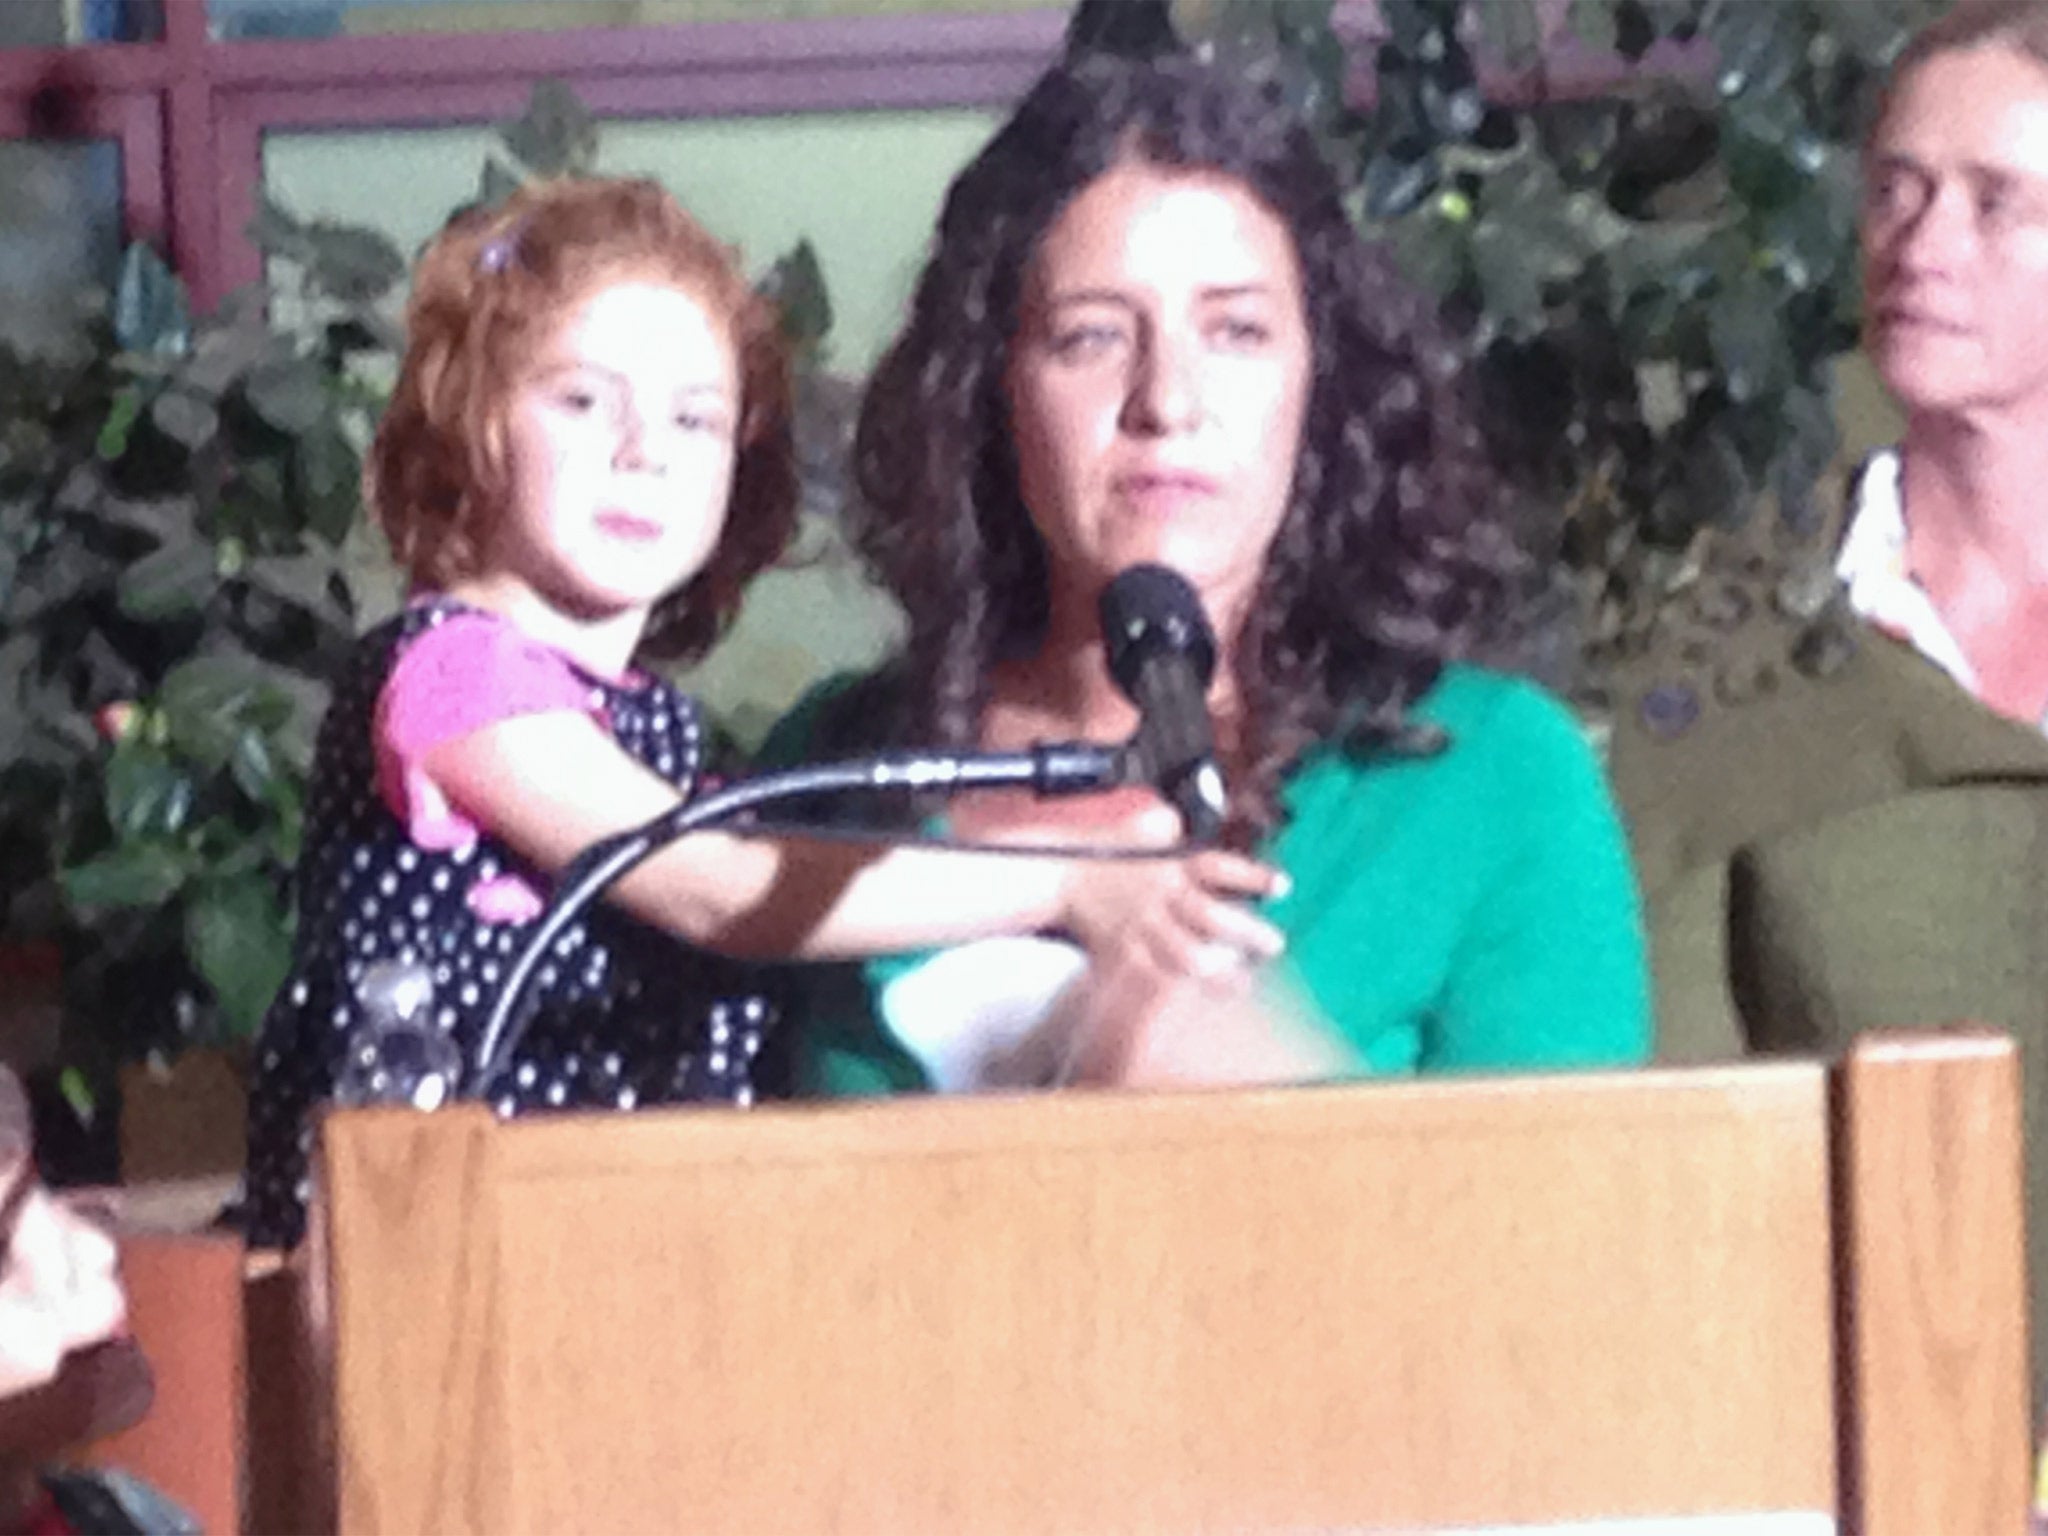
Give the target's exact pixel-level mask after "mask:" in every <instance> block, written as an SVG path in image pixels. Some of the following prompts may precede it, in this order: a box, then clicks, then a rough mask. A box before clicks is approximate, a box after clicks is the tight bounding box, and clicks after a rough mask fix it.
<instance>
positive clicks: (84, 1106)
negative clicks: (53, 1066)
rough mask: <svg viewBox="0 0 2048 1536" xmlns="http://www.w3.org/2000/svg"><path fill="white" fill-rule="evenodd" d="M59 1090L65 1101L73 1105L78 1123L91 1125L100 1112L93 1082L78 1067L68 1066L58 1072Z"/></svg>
mask: <svg viewBox="0 0 2048 1536" xmlns="http://www.w3.org/2000/svg"><path fill="white" fill-rule="evenodd" d="M57 1091H58V1092H59V1093H60V1094H62V1095H63V1096H64V1102H65V1103H66V1104H68V1105H70V1106H71V1113H72V1114H74V1115H76V1116H77V1117H78V1123H79V1124H81V1125H86V1126H89V1125H91V1124H92V1123H93V1118H94V1116H96V1115H97V1114H98V1113H99V1097H98V1095H96V1094H95V1093H94V1092H93V1091H92V1083H91V1082H90V1081H89V1080H88V1079H87V1078H86V1075H85V1073H84V1072H83V1071H81V1070H80V1069H79V1068H77V1067H66V1068H65V1069H64V1070H63V1071H61V1072H59V1073H58V1074H57Z"/></svg>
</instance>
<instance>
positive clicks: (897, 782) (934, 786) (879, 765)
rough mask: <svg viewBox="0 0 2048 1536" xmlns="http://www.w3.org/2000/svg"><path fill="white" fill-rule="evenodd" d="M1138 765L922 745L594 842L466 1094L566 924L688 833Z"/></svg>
mask: <svg viewBox="0 0 2048 1536" xmlns="http://www.w3.org/2000/svg"><path fill="white" fill-rule="evenodd" d="M1131 767H1132V761H1131V751H1130V749H1129V748H1128V747H1106V746H1099V745H1096V744H1094V743H1090V742H1050V743H1043V742H1042V743H1039V744H1037V745H1035V746H1033V747H1031V748H1029V749H1028V750H1026V751H1022V752H984V753H958V754H954V753H931V752H919V753H903V754H896V755H890V756H884V757H871V758H858V759H852V760H849V761H845V762H837V763H816V764H812V765H809V766H807V767H801V768H792V769H789V770H787V771H786V772H782V773H770V774H763V775H761V776H760V777H758V778H752V779H742V780H740V781H739V782H738V783H735V784H729V785H727V786H726V787H725V788H723V789H720V790H714V791H713V792H712V793H710V794H708V795H700V796H699V797H697V798H696V799H694V800H686V801H684V802H683V803H682V804H680V805H677V806H675V807H673V808H672V809H670V810H667V811H664V812H663V813H662V814H661V815H659V816H657V817H655V818H654V819H653V820H652V821H649V822H645V823H643V824H642V825H640V826H638V827H635V828H632V829H631V830H629V831H626V832H620V833H617V834H615V835H614V836H612V837H608V838H606V839H605V840H604V841H602V842H599V843H593V844H592V845H591V846H590V847H588V848H586V849H585V850H584V851H583V852H582V853H580V854H578V855H577V856H576V858H575V859H574V860H572V861H571V862H570V864H569V866H568V868H567V869H565V870H564V871H563V872H562V878H561V881H560V883H559V884H558V885H557V887H556V890H555V894H554V896H553V897H552V898H551V899H550V900H549V902H548V904H547V908H546V910H544V911H543V912H542V913H541V915H540V917H539V918H538V919H536V920H535V923H534V929H533V932H532V934H531V935H530V936H529V937H528V939H527V941H526V944H525V945H524V947H522V948H521V950H520V951H519V954H518V956H517V957H516V958H515V959H514V960H513V962H512V965H511V968H510V969H509V970H508V971H507V972H506V974H505V980H504V983H503V985H502V986H500V988H499V990H498V997H497V1001H496V1002H495V1003H494V1004H493V1005H492V1007H491V1012H490V1016H489V1017H488V1018H487V1019H486V1020H485V1021H484V1028H483V1033H482V1034H481V1036H480V1037H479V1039H478V1043H477V1049H476V1055H475V1058H474V1061H473V1062H472V1063H471V1065H470V1070H469V1079H470V1080H469V1084H468V1092H467V1095H466V1096H480V1095H481V1094H482V1093H483V1090H484V1085H485V1084H487V1083H489V1082H490V1081H491V1079H492V1078H493V1077H494V1076H495V1075H496V1074H497V1073H498V1072H499V1071H500V1070H501V1069H502V1068H503V1067H504V1066H505V1065H506V1063H508V1062H510V1061H511V1060H512V1056H513V1053H514V1052H515V1051H516V1050H517V1049H518V1046H519V1040H520V1036H521V1035H522V1034H523V1033H524V1031H525V1021H524V1020H523V1019H520V1018H519V1017H518V1012H519V1004H520V1002H521V1000H522V999H523V998H524V997H525V995H526V988H527V984H528V983H529V982H530V981H531V980H532V977H533V973H534V971H535V970H536V969H537V968H538V967H539V966H540V963H541V960H542V958H543V957H544V956H545V955H546V954H547V951H548V949H549V947H550V946H551V945H552V944H553V943H554V942H555V940H556V939H557V938H558V937H560V936H561V933H562V930H563V929H564V928H566V927H567V926H568V925H569V924H570V923H572V922H574V921H575V920H576V918H577V916H578V915H579V914H580V913H581V912H582V911H583V910H584V909H585V908H586V907H588V906H589V905H590V904H591V902H593V901H595V900H596V899H597V898H598V896H600V895H601V894H603V892H604V891H605V890H606V889H607V888H608V887H609V886H610V885H611V884H612V882H613V881H615V880H619V879H621V878H623V877H624V876H625V875H626V873H627V872H628V871H630V870H631V869H632V868H633V867H634V866H635V865H637V864H639V863H640V862H641V861H642V860H644V859H647V858H650V857H651V856H653V855H654V854H656V853H658V852H660V851H661V850H662V849H663V848H665V847H667V846H668V845H669V844H670V843H672V842H674V841H676V840H677V839H678V838H681V837H683V836H685V835H687V834H688V833H691V832H699V831H703V830H704V829H706V828H708V827H712V826H715V825H717V824H718V823H720V822H723V821H727V820H730V819H731V818H732V817H734V816H738V815H740V814H742V813H743V812H746V811H751V810H755V809H758V808H759V807H761V806H765V805H771V804H775V803H778V802H781V801H784V800H795V799H802V798H807V797H810V796H815V795H825V794H844V793H847V792H850V791H859V792H863V793H887V792H890V791H902V790H914V791H922V792H926V793H931V792H937V793H941V794H952V793H954V792H956V791H959V790H965V789H1032V790H1035V791H1037V792H1038V793H1039V794H1041V795H1069V794H1085V793H1088V792H1089V791H1091V790H1098V789H1109V788H1114V787H1115V786H1117V785H1119V784H1123V783H1126V782H1128V781H1129V776H1130V772H1131Z"/></svg>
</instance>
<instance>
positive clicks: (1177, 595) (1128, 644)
mask: <svg viewBox="0 0 2048 1536" xmlns="http://www.w3.org/2000/svg"><path fill="white" fill-rule="evenodd" d="M1100 612H1101V615H1102V640H1103V645H1104V647H1105V649H1106V650H1107V652H1108V659H1109V675H1110V676H1111V677H1113V678H1115V679H1116V685H1117V687H1119V688H1121V689H1123V691H1124V692H1125V693H1126V694H1127V695H1130V696H1131V697H1133V698H1135V697H1136V694H1137V687H1138V676H1139V674H1140V673H1141V672H1143V671H1144V669H1145V664H1146V663H1147V662H1149V661H1151V660H1152V659H1153V658H1154V657H1155V656H1158V655H1161V654H1162V653H1178V654H1179V655H1181V656H1183V657H1185V658H1186V659H1187V663H1188V666H1189V668H1190V669H1191V670H1192V671H1193V672H1194V674H1195V681H1196V682H1197V683H1198V684H1199V685H1200V686H1202V687H1203V688H1207V687H1208V686H1209V679H1210V678H1211V677H1212V676H1214V675H1215V672H1216V636H1215V633H1214V632H1213V631H1212V630H1211V629H1210V628H1209V618H1208V615H1207V614H1205V613H1203V612H1202V599H1201V598H1200V597H1199V596H1197V595H1196V593H1195V589H1194V588H1193V587H1192V586H1190V585H1189V584H1188V580H1187V578H1186V577H1185V576H1183V575H1181V574H1180V572H1178V571H1175V570H1169V569H1168V568H1167V567H1166V566H1163V565H1133V566H1130V567H1128V568H1127V569H1125V570H1122V571H1119V572H1118V573H1117V575H1116V577H1115V579H1114V580H1112V581H1111V582H1110V584H1109V585H1108V586H1106V587H1104V588H1103V589H1102V600H1101V604H1100Z"/></svg>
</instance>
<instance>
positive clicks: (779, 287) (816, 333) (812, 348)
mask: <svg viewBox="0 0 2048 1536" xmlns="http://www.w3.org/2000/svg"><path fill="white" fill-rule="evenodd" d="M761 289H762V292H764V293H766V294H767V295H768V297H769V298H770V299H771V300H773V301H774V303H775V306H776V308H777V309H778V310H779V311H780V313H781V316H782V332H783V335H785V336H786V337H788V338H789V343H790V345H791V346H792V347H794V348H796V349H797V351H798V352H800V353H803V354H805V355H807V356H816V355H817V353H818V351H819V350H820V349H821V347H822V346H823V343H824V340H825V338H826V336H827V335H829V334H830V333H831V330H832V298H831V295H830V294H829V293H827V292H826V290H825V272H824V269H823V268H822V267H820V266H819V264H818V252H817V248H816V247H815V246H813V245H812V244H811V242H810V241H808V240H799V241H798V242H797V243H796V245H795V246H794V247H793V248H792V249H791V250H790V251H788V252H787V253H786V254H784V255H783V256H781V257H780V258H778V259H777V261H776V263H775V265H774V266H773V267H771V268H770V269H769V271H768V276H767V277H766V279H764V280H763V282H762V284H761Z"/></svg>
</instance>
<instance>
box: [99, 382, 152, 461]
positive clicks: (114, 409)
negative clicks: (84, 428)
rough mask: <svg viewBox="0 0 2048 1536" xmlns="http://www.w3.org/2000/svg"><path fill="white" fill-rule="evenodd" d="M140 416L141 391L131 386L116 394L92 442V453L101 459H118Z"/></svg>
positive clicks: (125, 450)
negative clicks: (98, 432)
mask: <svg viewBox="0 0 2048 1536" xmlns="http://www.w3.org/2000/svg"><path fill="white" fill-rule="evenodd" d="M141 416H142V391H141V390H140V389H138V388H136V387H135V386H134V385H132V384H131V385H129V386H128V387H127V388H125V389H123V390H121V391H120V392H119V393H118V394H116V395H115V396H114V399H113V402H112V404H110V405H109V406H108V407H107V419H106V420H105V421H103V422H102V423H100V434H99V436H98V438H96V439H95V440H94V442H93V452H95V453H97V454H98V455H99V456H100V457H101V458H103V459H118V458H120V457H121V455H122V454H124V453H126V452H127V451H128V439H129V436H130V435H131V434H132V433H133V432H134V430H135V423H136V422H137V421H138V420H140V419H141Z"/></svg>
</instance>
